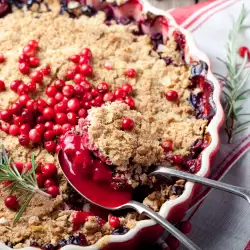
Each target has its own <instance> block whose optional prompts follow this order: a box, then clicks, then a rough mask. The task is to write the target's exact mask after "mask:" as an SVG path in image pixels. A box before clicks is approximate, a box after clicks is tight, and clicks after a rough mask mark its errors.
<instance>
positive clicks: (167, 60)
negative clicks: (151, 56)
mask: <svg viewBox="0 0 250 250" xmlns="http://www.w3.org/2000/svg"><path fill="white" fill-rule="evenodd" d="M162 59H163V60H164V61H165V63H166V65H170V64H171V63H172V62H173V60H172V58H171V57H169V56H167V57H164V58H162Z"/></svg>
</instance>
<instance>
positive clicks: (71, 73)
mask: <svg viewBox="0 0 250 250" xmlns="http://www.w3.org/2000/svg"><path fill="white" fill-rule="evenodd" d="M75 75H76V72H75V71H73V70H72V69H69V70H68V71H67V72H66V74H65V76H66V78H67V79H68V80H73V79H74V77H75Z"/></svg>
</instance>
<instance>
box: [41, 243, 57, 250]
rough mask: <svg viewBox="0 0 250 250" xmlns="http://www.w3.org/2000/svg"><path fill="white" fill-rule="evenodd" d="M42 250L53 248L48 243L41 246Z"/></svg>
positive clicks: (53, 249)
mask: <svg viewBox="0 0 250 250" xmlns="http://www.w3.org/2000/svg"><path fill="white" fill-rule="evenodd" d="M42 249H43V250H55V247H54V246H53V245H52V244H50V243H48V244H45V245H43V246H42Z"/></svg>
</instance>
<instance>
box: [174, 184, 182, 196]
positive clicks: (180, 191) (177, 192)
mask: <svg viewBox="0 0 250 250" xmlns="http://www.w3.org/2000/svg"><path fill="white" fill-rule="evenodd" d="M172 191H173V192H174V193H176V194H177V195H181V194H182V192H183V188H182V187H178V186H172Z"/></svg>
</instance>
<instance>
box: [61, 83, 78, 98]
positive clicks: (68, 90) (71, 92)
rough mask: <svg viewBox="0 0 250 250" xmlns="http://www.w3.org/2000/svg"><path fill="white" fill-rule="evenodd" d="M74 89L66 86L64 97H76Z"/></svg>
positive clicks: (63, 89)
mask: <svg viewBox="0 0 250 250" xmlns="http://www.w3.org/2000/svg"><path fill="white" fill-rule="evenodd" d="M74 92H75V90H74V87H73V86H72V85H66V86H64V87H63V88H62V93H63V95H65V96H67V97H71V96H73V95H74Z"/></svg>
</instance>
